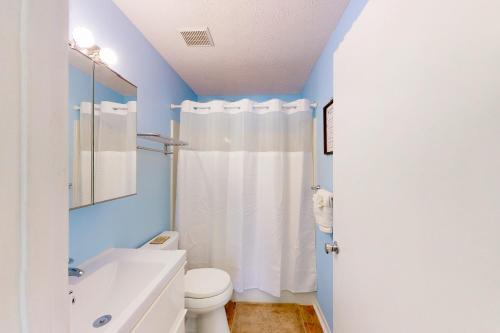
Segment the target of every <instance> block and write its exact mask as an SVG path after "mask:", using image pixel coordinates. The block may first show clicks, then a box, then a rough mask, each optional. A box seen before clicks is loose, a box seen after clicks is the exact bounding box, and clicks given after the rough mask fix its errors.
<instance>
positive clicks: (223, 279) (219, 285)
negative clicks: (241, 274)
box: [184, 268, 231, 298]
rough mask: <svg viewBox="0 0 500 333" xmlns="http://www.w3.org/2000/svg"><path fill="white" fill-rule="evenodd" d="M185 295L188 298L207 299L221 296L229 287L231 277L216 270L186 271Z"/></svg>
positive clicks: (198, 269) (197, 269)
mask: <svg viewBox="0 0 500 333" xmlns="http://www.w3.org/2000/svg"><path fill="white" fill-rule="evenodd" d="M184 282H185V284H186V285H185V295H186V297H190V298H207V297H212V296H217V295H220V294H222V293H223V292H224V291H225V290H226V289H227V288H228V287H229V286H230V285H231V277H230V276H229V274H227V273H226V272H224V271H223V270H220V269H216V268H196V269H192V270H189V271H187V273H186V277H185V280H184Z"/></svg>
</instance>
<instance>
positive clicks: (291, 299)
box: [232, 289, 316, 305]
mask: <svg viewBox="0 0 500 333" xmlns="http://www.w3.org/2000/svg"><path fill="white" fill-rule="evenodd" d="M232 299H233V301H235V302H255V303H297V304H302V305H312V304H314V303H315V302H316V293H315V292H310V293H292V292H290V291H286V290H283V291H282V292H281V296H280V297H275V296H272V295H269V294H268V293H266V292H263V291H261V290H258V289H249V290H245V291H244V292H242V293H238V292H236V291H235V292H234V293H233V298H232Z"/></svg>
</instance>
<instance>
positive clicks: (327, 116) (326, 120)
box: [323, 98, 333, 155]
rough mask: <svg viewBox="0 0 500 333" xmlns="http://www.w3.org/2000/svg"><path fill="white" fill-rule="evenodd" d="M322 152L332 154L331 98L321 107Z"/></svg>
mask: <svg viewBox="0 0 500 333" xmlns="http://www.w3.org/2000/svg"><path fill="white" fill-rule="evenodd" d="M323 152H324V153H325V155H332V154H333V98H332V99H331V100H330V101H329V102H328V103H326V105H325V106H324V107H323Z"/></svg>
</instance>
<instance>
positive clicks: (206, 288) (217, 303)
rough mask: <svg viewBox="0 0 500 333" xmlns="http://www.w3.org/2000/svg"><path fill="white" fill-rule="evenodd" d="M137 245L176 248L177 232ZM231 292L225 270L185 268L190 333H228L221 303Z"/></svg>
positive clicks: (164, 234)
mask: <svg viewBox="0 0 500 333" xmlns="http://www.w3.org/2000/svg"><path fill="white" fill-rule="evenodd" d="M160 236H162V237H168V240H166V241H165V242H163V243H162V244H150V243H151V241H153V240H154V239H156V238H157V237H160ZM151 241H149V242H147V243H146V244H145V245H144V246H142V247H141V248H144V249H156V250H177V249H178V245H179V234H178V233H177V232H175V231H165V232H163V233H161V234H159V235H157V236H156V237H155V238H153V239H152V240H151ZM232 294H233V284H232V283H231V277H230V276H229V274H228V273H226V272H225V271H223V270H220V269H217V268H196V269H191V270H188V271H187V272H186V275H185V279H184V295H185V296H184V297H185V307H186V309H187V310H188V313H187V325H186V327H187V331H188V332H190V333H194V332H196V333H229V326H228V324H227V319H226V312H225V310H224V306H225V305H226V304H227V302H229V300H230V299H231V296H232Z"/></svg>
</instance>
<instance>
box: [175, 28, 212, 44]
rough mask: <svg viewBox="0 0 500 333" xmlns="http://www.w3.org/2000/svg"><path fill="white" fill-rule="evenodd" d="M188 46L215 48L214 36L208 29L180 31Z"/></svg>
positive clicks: (184, 29)
mask: <svg viewBox="0 0 500 333" xmlns="http://www.w3.org/2000/svg"><path fill="white" fill-rule="evenodd" d="M178 30H179V32H180V33H181V36H182V38H184V41H185V42H186V45H187V46H192V47H210V46H214V41H213V39H212V35H210V30H208V27H201V28H181V29H178Z"/></svg>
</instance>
